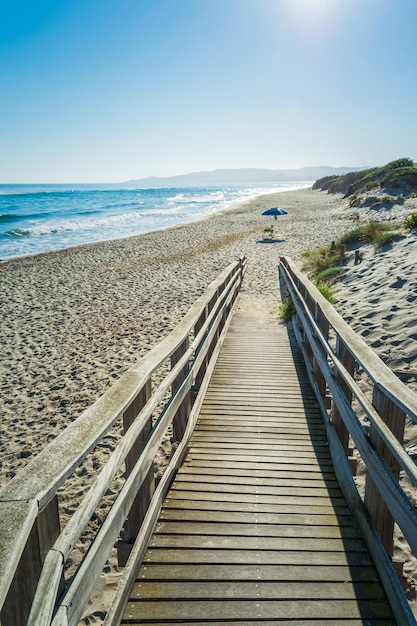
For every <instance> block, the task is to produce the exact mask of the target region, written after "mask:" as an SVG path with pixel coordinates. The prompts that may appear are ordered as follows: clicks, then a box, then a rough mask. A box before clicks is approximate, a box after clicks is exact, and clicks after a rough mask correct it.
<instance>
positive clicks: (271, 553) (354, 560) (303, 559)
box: [143, 548, 372, 567]
mask: <svg viewBox="0 0 417 626" xmlns="http://www.w3.org/2000/svg"><path fill="white" fill-rule="evenodd" d="M143 562H144V563H168V564H171V563H211V564H215V563H219V564H226V563H230V564H240V565H245V564H248V565H250V564H251V565H256V564H259V565H262V564H264V565H303V566H304V567H305V566H306V563H307V564H308V567H310V566H311V565H322V566H331V565H345V566H356V567H357V566H359V565H372V560H371V557H370V556H369V554H368V553H367V552H366V551H365V550H361V551H355V552H343V551H338V552H315V551H311V550H310V551H309V550H303V551H300V550H245V549H235V550H231V549H227V548H225V549H221V548H217V549H212V548H188V549H185V548H182V549H179V548H178V549H175V548H164V549H158V548H149V549H148V550H147V552H146V554H145V558H144V560H143Z"/></svg>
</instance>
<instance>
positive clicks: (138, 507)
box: [117, 379, 155, 566]
mask: <svg viewBox="0 0 417 626" xmlns="http://www.w3.org/2000/svg"><path fill="white" fill-rule="evenodd" d="M151 395H152V385H151V380H150V379H149V380H147V381H146V383H145V384H144V386H143V387H142V389H141V390H140V392H139V393H138V395H137V396H136V398H135V399H134V401H133V402H132V404H131V405H130V406H129V408H128V409H127V410H126V411H125V412H124V414H123V426H124V436H125V437H128V436H129V428H130V426H131V425H132V424H133V422H134V421H135V419H136V417H137V416H138V415H139V413H140V411H141V410H142V409H143V407H144V406H145V404H146V403H147V402H148V400H149V398H150V397H151ZM151 429H152V419H151V418H150V419H149V420H148V421H147V423H146V425H145V427H144V428H143V430H142V432H141V434H140V436H139V437H138V438H137V439H136V441H135V443H134V444H133V446H132V447H131V449H130V452H129V454H128V455H127V456H126V459H125V465H126V478H127V477H128V476H129V474H130V473H131V471H132V469H133V467H134V466H135V464H136V462H137V460H138V457H139V455H140V453H141V451H142V449H143V447H144V445H145V442H146V439H147V437H148V435H149V433H150V431H151ZM154 490H155V477H154V470H153V468H152V467H151V469H150V470H149V473H148V475H147V477H146V478H145V480H144V481H143V483H142V486H141V488H140V489H139V491H138V494H137V496H136V498H135V500H134V502H133V505H132V508H131V509H130V512H129V515H128V517H127V520H126V523H125V527H124V530H123V541H119V542H118V543H117V560H118V564H119V566H124V565H126V561H127V559H128V557H129V554H130V551H131V549H132V546H133V543H134V541H135V539H136V537H137V535H138V532H139V529H140V527H141V524H142V522H143V518H144V517H145V515H146V511H147V510H148V507H149V503H150V501H151V499H152V495H153V492H154Z"/></svg>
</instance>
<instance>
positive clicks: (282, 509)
mask: <svg viewBox="0 0 417 626" xmlns="http://www.w3.org/2000/svg"><path fill="white" fill-rule="evenodd" d="M164 506H165V507H166V508H175V509H182V508H183V509H190V508H194V509H199V510H201V511H213V510H214V511H218V510H220V511H244V512H248V511H249V512H250V511H255V512H257V511H259V512H260V513H275V514H278V513H293V514H300V515H306V514H307V515H308V514H311V515H335V516H336V515H337V517H339V516H340V515H349V514H350V510H349V508H348V506H347V504H346V503H345V502H343V505H338V506H337V507H336V506H333V505H332V503H329V502H328V503H327V505H321V506H318V505H317V503H316V500H314V501H310V502H305V503H301V502H300V501H297V502H296V504H293V505H291V504H290V503H288V502H282V503H281V504H280V503H277V502H276V500H275V501H273V503H272V504H271V502H270V501H267V502H264V501H262V500H258V499H257V498H256V497H254V498H252V500H250V499H249V498H245V499H243V498H239V500H236V501H233V500H231V499H230V497H227V496H226V497H224V498H223V499H218V500H214V499H213V498H211V497H210V498H206V499H203V498H200V499H199V500H198V499H197V497H196V494H195V493H190V494H189V493H187V492H180V493H176V494H175V496H174V495H173V494H169V495H168V497H167V498H166V500H165V504H164Z"/></svg>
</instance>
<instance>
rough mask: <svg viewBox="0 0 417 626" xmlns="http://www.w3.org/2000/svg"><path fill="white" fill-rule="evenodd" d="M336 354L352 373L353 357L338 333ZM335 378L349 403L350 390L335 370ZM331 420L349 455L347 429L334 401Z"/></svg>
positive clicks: (353, 366)
mask: <svg viewBox="0 0 417 626" xmlns="http://www.w3.org/2000/svg"><path fill="white" fill-rule="evenodd" d="M336 354H337V356H338V358H339V360H340V361H341V362H342V365H343V366H344V367H345V369H346V370H347V371H348V372H349V374H351V375H353V372H354V371H355V359H354V357H353V356H352V354H351V352H350V351H349V350H348V348H347V347H346V344H345V343H344V342H343V341H342V339H341V338H340V337H339V335H338V336H337V339H336ZM336 380H337V381H338V382H339V384H340V387H341V388H342V391H343V393H344V395H345V397H346V399H347V401H348V402H349V403H351V402H352V392H351V390H350V389H349V387H348V386H347V384H346V383H345V381H344V380H343V378H342V376H341V375H340V374H339V373H338V372H336ZM332 420H333V425H334V427H335V430H336V432H337V434H338V436H339V439H340V442H341V444H342V446H343V449H344V451H345V453H346V456H349V431H348V429H347V428H346V426H345V423H344V421H343V419H342V416H341V414H340V413H339V411H338V409H337V406H336V405H335V404H334V403H333V406H332Z"/></svg>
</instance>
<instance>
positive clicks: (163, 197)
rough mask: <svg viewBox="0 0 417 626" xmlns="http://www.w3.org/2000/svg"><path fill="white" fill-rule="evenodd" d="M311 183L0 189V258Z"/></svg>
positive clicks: (151, 225) (201, 213) (196, 215)
mask: <svg viewBox="0 0 417 626" xmlns="http://www.w3.org/2000/svg"><path fill="white" fill-rule="evenodd" d="M311 184H312V181H301V182H297V183H295V182H294V181H288V182H280V183H277V184H275V185H270V184H265V186H262V185H258V186H255V185H252V186H251V185H247V186H244V185H241V186H226V185H225V186H218V187H185V188H158V189H141V188H135V187H127V186H126V187H122V186H120V185H113V186H112V185H87V184H82V185H56V184H54V185H0V260H6V259H12V258H16V257H22V256H27V255H33V254H39V253H41V252H49V251H52V250H61V249H64V248H69V247H72V246H79V245H83V244H89V243H95V242H100V241H107V240H110V239H122V238H125V237H130V236H132V235H139V234H142V233H147V232H151V231H154V230H160V229H164V228H168V227H171V226H176V225H179V224H185V223H187V222H192V221H196V220H200V219H202V218H204V217H207V216H209V215H212V214H213V213H216V212H218V211H223V210H225V209H228V208H232V207H234V206H237V205H239V204H242V203H243V202H245V201H247V200H250V199H252V198H254V197H256V196H259V195H262V194H268V193H273V192H278V191H289V190H293V189H299V188H303V187H308V186H311Z"/></svg>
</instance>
